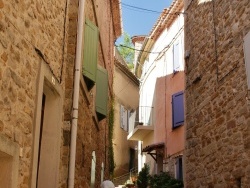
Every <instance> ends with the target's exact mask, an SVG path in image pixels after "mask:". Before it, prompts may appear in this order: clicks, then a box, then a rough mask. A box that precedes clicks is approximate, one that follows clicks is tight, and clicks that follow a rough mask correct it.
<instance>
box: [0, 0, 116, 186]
mask: <svg viewBox="0 0 250 188" xmlns="http://www.w3.org/2000/svg"><path fill="white" fill-rule="evenodd" d="M111 12H112V11H111V9H110V1H101V0H96V1H94V0H86V1H85V17H88V18H89V19H90V20H91V21H93V22H94V23H96V25H97V26H98V27H99V30H100V43H99V62H98V63H99V64H100V65H102V66H103V67H105V68H106V69H107V70H108V72H109V81H110V85H109V90H110V92H109V99H110V98H111V95H112V83H113V76H112V75H113V64H114V62H113V42H114V40H115V39H114V29H113V23H112V15H111ZM95 15H96V16H95ZM77 17H78V0H63V1H61V0H60V1H59V0H56V1H41V0H38V1H31V0H27V1H19V0H9V1H2V0H0V65H1V66H0V88H1V92H0V134H1V136H3V137H6V138H7V139H9V140H10V141H11V142H13V143H17V144H18V145H19V147H20V151H19V172H18V174H19V176H18V187H22V188H25V187H31V184H32V181H34V179H36V178H35V175H34V174H36V172H35V171H34V169H33V165H32V164H33V163H34V162H33V161H34V160H36V159H34V158H33V157H32V156H34V152H35V150H34V147H35V146H34V143H35V141H34V134H35V133H34V132H35V125H36V119H37V117H36V112H37V111H39V110H40V109H37V103H38V100H41V99H40V98H39V93H38V90H39V87H41V85H40V83H39V79H40V74H41V67H42V66H45V67H47V68H48V70H49V72H50V74H51V75H53V78H55V82H56V84H58V85H59V87H60V90H61V91H62V93H60V97H61V98H62V100H63V105H64V108H63V112H64V113H63V116H62V121H61V122H60V124H61V128H62V129H61V135H62V136H61V138H60V140H61V142H60V148H61V150H60V168H59V185H58V187H67V181H68V165H69V145H70V127H71V112H72V96H73V74H74V63H75V52H76V34H77ZM104 23H105V24H104ZM92 94H93V95H92ZM94 96H95V87H94V88H93V89H92V90H91V91H88V90H86V88H85V83H84V80H83V79H81V90H80V101H79V120H78V123H79V124H78V135H77V154H76V173H75V187H84V188H86V187H89V185H90V170H91V160H92V156H91V154H92V151H93V150H95V151H96V156H97V161H96V187H99V185H100V183H101V182H100V181H101V163H102V162H103V163H104V166H105V176H104V178H105V179H108V178H109V171H108V170H109V169H108V164H109V163H108V151H107V146H108V145H109V143H108V141H107V140H108V139H107V137H108V124H107V120H106V119H105V120H102V121H101V122H99V123H98V122H97V121H96V118H95V112H94V111H95V110H94V99H95V98H94ZM59 135H60V134H59ZM32 169H33V170H32ZM32 179H33V180H32Z"/></svg>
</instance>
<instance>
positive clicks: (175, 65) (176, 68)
mask: <svg viewBox="0 0 250 188" xmlns="http://www.w3.org/2000/svg"><path fill="white" fill-rule="evenodd" d="M179 46H180V44H179V42H177V43H175V44H174V46H173V71H174V73H175V72H178V71H179V70H180V51H179V48H180V47H179Z"/></svg>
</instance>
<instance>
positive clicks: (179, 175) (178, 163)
mask: <svg viewBox="0 0 250 188" xmlns="http://www.w3.org/2000/svg"><path fill="white" fill-rule="evenodd" d="M175 172H176V176H175V178H176V179H178V180H183V167H182V157H178V158H177V159H176V165H175Z"/></svg>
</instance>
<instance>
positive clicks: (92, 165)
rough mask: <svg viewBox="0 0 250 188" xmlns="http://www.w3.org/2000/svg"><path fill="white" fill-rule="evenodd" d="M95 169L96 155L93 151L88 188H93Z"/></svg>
mask: <svg viewBox="0 0 250 188" xmlns="http://www.w3.org/2000/svg"><path fill="white" fill-rule="evenodd" d="M95 168H96V155H95V151H93V152H92V162H91V180H90V187H91V188H94V187H95V170H96V169H95Z"/></svg>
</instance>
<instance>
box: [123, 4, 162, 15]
mask: <svg viewBox="0 0 250 188" xmlns="http://www.w3.org/2000/svg"><path fill="white" fill-rule="evenodd" d="M121 5H122V6H125V7H130V8H134V9H137V10H143V11H147V12H152V13H157V14H161V12H159V11H156V10H151V9H146V8H141V7H137V6H133V5H129V4H126V3H121Z"/></svg>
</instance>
